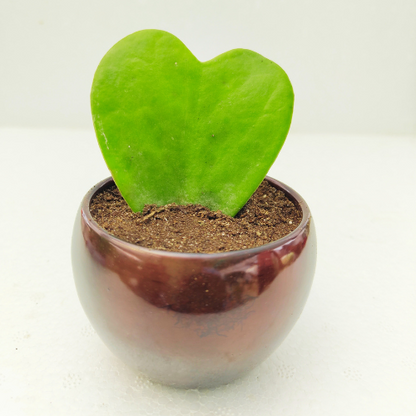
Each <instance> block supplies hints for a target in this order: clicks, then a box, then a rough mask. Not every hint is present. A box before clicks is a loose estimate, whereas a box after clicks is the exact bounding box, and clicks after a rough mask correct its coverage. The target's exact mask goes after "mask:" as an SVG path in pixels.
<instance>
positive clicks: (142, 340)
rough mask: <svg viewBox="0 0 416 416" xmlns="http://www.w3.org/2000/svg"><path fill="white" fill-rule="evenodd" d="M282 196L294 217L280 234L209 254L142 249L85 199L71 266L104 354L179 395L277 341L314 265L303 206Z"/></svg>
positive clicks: (235, 373) (293, 317)
mask: <svg viewBox="0 0 416 416" xmlns="http://www.w3.org/2000/svg"><path fill="white" fill-rule="evenodd" d="M266 179H267V180H268V182H269V183H270V184H271V185H272V186H274V187H275V188H277V189H279V190H282V191H283V192H284V193H285V194H286V195H287V196H288V197H289V198H290V199H291V200H292V201H293V202H294V203H295V204H297V206H298V207H300V208H301V210H302V213H303V217H302V220H301V223H300V224H299V226H298V227H297V228H296V229H295V230H294V231H292V232H291V233H290V234H288V235H287V236H285V237H283V238H281V239H279V240H277V241H274V242H272V243H269V244H265V245H263V246H261V247H256V248H252V249H246V250H240V251H231V252H226V253H215V254H194V253H192V254H191V253H189V254H188V253H175V252H169V251H161V250H153V249H147V248H143V247H140V246H137V245H134V244H131V243H128V242H125V241H122V240H120V239H118V238H117V237H114V236H113V235H111V234H109V233H108V232H107V231H105V230H104V229H102V228H101V227H100V226H99V225H98V224H97V223H96V222H95V221H94V220H93V219H92V216H91V213H90V211H89V206H90V201H91V199H92V198H93V196H94V195H95V194H96V193H98V192H101V191H102V190H103V189H105V188H107V187H110V186H112V185H113V184H114V182H113V180H112V179H111V178H108V179H106V180H104V181H102V182H100V183H99V184H97V185H96V186H95V187H93V188H92V189H91V190H90V191H89V192H88V193H87V195H86V196H85V197H84V199H83V201H82V203H81V207H80V209H79V211H78V215H77V218H76V221H75V226H74V232H73V239H72V265H73V273H74V278H75V284H76V288H77V292H78V296H79V299H80V301H81V304H82V306H83V308H84V310H85V313H86V314H87V316H88V318H89V320H90V321H91V324H92V326H93V327H94V329H95V330H96V331H97V333H98V335H99V336H100V337H101V339H102V340H103V341H104V343H105V344H106V345H107V347H108V348H109V349H110V350H111V351H112V352H113V353H114V354H115V355H116V356H118V357H119V358H120V359H121V360H122V361H124V363H126V364H127V365H128V366H129V367H130V368H132V369H134V370H135V371H139V372H142V373H144V374H145V375H147V376H148V377H149V378H150V379H151V380H153V381H157V382H160V383H162V384H167V385H171V386H176V387H182V388H206V387H214V386H218V385H221V384H226V383H230V382H232V381H233V380H235V379H237V378H240V377H242V376H243V375H245V374H246V373H248V372H249V371H250V370H252V369H253V368H254V367H256V366H257V365H258V364H260V363H261V362H262V361H263V360H265V359H266V358H267V357H268V356H269V355H270V354H271V353H272V352H273V351H274V350H275V349H276V348H277V346H278V345H279V344H280V343H281V342H282V341H283V340H284V338H285V337H286V336H287V334H288V333H289V331H290V330H291V329H292V327H293V326H294V324H295V322H296V321H297V319H298V318H299V316H300V314H301V312H302V309H303V307H304V305H305V303H306V299H307V297H308V294H309V291H310V288H311V284H312V280H313V275H314V271H315V263H316V234H315V228H314V225H313V221H312V217H311V214H310V211H309V208H308V206H307V204H306V203H305V201H304V200H303V198H302V197H301V196H300V195H299V194H297V193H296V192H295V191H294V190H292V189H291V188H289V187H288V186H286V185H284V184H282V183H281V182H278V181H276V180H274V179H271V178H266Z"/></svg>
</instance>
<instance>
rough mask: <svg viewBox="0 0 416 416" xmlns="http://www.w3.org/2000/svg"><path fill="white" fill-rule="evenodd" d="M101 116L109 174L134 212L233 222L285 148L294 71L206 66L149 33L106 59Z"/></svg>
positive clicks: (235, 53)
mask: <svg viewBox="0 0 416 416" xmlns="http://www.w3.org/2000/svg"><path fill="white" fill-rule="evenodd" d="M91 108H92V114H93V121H94V127H95V131H96V134H97V138H98V142H99V144H100V148H101V151H102V153H103V156H104V158H105V161H106V163H107V166H108V168H109V169H110V171H111V173H112V176H113V178H114V181H115V183H116V184H117V186H118V188H119V189H120V192H121V194H122V195H123V197H124V198H125V200H126V201H127V203H128V204H129V205H130V207H131V208H132V210H133V211H141V210H142V209H143V206H144V205H145V204H157V205H164V204H168V203H171V202H176V203H177V204H188V203H192V204H202V205H205V206H207V207H209V208H211V209H212V210H217V209H220V210H221V211H223V212H224V213H226V214H228V215H232V216H233V215H235V214H236V213H237V212H238V211H239V209H240V208H241V207H242V206H243V205H244V204H245V203H246V202H247V200H248V199H249V198H250V196H251V195H252V194H253V192H254V191H255V190H256V188H257V187H258V185H259V184H260V182H261V181H262V180H263V178H264V177H265V175H266V174H267V171H268V170H269V168H270V166H271V165H272V163H273V162H274V160H275V159H276V157H277V155H278V153H279V151H280V149H281V147H282V145H283V143H284V140H285V138H286V135H287V133H288V131H289V126H290V122H291V118H292V111H293V90H292V86H291V84H290V81H289V78H288V77H287V75H286V74H285V72H284V71H283V70H282V69H281V68H280V67H279V66H278V65H276V64H275V63H274V62H272V61H270V60H269V59H266V58H264V57H263V56H261V55H259V54H257V53H255V52H252V51H249V50H246V49H235V50H231V51H229V52H226V53H224V54H222V55H219V56H217V57H216V58H214V59H212V60H210V61H208V62H200V61H198V60H197V59H196V58H195V56H194V55H192V53H191V52H190V51H189V50H188V49H187V48H186V46H185V45H184V44H183V43H182V42H181V41H180V40H179V39H177V38H176V37H175V36H173V35H171V34H170V33H167V32H164V31H160V30H143V31H140V32H136V33H134V34H132V35H130V36H127V37H126V38H124V39H122V40H121V41H120V42H118V43H117V44H116V45H115V46H113V47H112V48H111V49H110V50H109V51H108V53H107V54H106V55H105V56H104V58H103V59H102V61H101V63H100V65H99V66H98V69H97V71H96V73H95V76H94V82H93V86H92V91H91Z"/></svg>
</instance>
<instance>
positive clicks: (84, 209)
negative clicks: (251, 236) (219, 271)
mask: <svg viewBox="0 0 416 416" xmlns="http://www.w3.org/2000/svg"><path fill="white" fill-rule="evenodd" d="M264 179H266V180H267V181H268V182H269V183H270V184H272V185H273V186H274V187H275V188H277V189H280V190H282V191H283V192H285V194H286V195H287V196H288V197H289V199H292V201H294V202H295V203H296V204H297V205H298V206H299V207H300V208H301V210H302V220H301V222H300V223H299V225H298V226H297V227H296V228H295V229H294V230H293V231H292V232H290V233H289V234H287V235H285V236H284V237H282V238H280V239H279V240H275V241H272V242H270V243H267V244H263V245H262V246H258V247H252V248H246V249H242V250H234V251H226V252H222V253H181V252H177V251H166V250H157V249H153V248H147V247H141V246H138V245H136V244H133V243H129V242H128V241H125V240H122V239H120V238H118V237H116V236H114V235H112V234H110V233H109V232H108V231H106V230H105V229H104V228H101V227H100V226H99V225H98V223H97V222H96V221H95V220H94V219H93V217H92V215H91V212H90V209H89V208H90V203H91V199H92V198H93V197H94V196H95V195H96V194H97V193H98V192H99V191H101V190H102V189H103V188H107V187H108V186H110V184H111V183H114V180H113V178H112V177H111V176H110V177H108V178H106V179H103V180H102V181H100V182H98V183H97V184H96V185H95V186H93V187H92V188H91V189H90V190H89V191H88V192H87V194H86V195H85V196H84V198H83V200H82V202H81V217H82V219H83V221H85V223H86V224H88V226H89V227H90V228H91V229H92V230H93V231H94V232H95V233H96V234H98V235H99V237H100V238H104V239H108V240H110V241H112V242H113V243H114V244H116V245H118V246H119V247H121V248H122V247H123V246H124V247H125V248H128V249H129V250H134V251H136V252H138V253H140V252H143V253H148V254H151V253H153V254H155V255H158V256H162V257H170V258H193V259H197V258H201V259H215V260H216V259H218V260H221V259H224V258H225V257H237V256H241V255H247V256H252V255H257V254H259V253H260V252H263V251H267V250H273V249H274V248H276V247H280V246H282V245H285V244H287V243H288V242H289V241H292V240H294V239H295V238H296V237H297V236H298V235H299V234H301V233H302V232H303V230H304V229H306V228H308V226H309V222H310V220H311V212H310V209H309V207H308V205H307V203H306V202H305V200H304V199H303V198H302V197H301V196H300V195H299V194H298V193H297V192H296V191H295V190H293V189H292V188H290V187H289V186H287V185H286V184H284V183H282V182H280V181H278V180H276V179H273V178H271V177H269V176H266V177H265V178H264Z"/></svg>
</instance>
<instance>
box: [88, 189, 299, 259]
mask: <svg viewBox="0 0 416 416" xmlns="http://www.w3.org/2000/svg"><path fill="white" fill-rule="evenodd" d="M90 212H91V214H92V217H93V218H94V220H95V221H96V222H97V223H98V224H99V225H100V226H101V227H102V228H104V229H105V230H107V231H108V232H109V233H110V234H113V235H114V236H116V237H118V238H120V239H122V240H125V241H128V242H130V243H133V244H137V245H139V246H143V247H147V248H152V249H157V250H167V251H176V252H183V253H218V252H225V251H234V250H241V249H247V248H252V247H258V246H261V245H263V244H267V243H270V242H272V241H275V240H278V239H280V238H282V237H284V236H285V235H287V234H289V233H290V232H291V231H293V230H294V229H295V228H296V227H297V226H298V225H299V223H300V221H301V219H302V211H301V209H300V208H299V207H297V206H296V205H295V204H294V203H293V202H292V201H291V200H290V199H288V198H287V197H286V195H285V194H284V192H282V191H280V190H277V189H276V188H274V187H273V186H271V185H270V184H269V183H268V182H267V181H263V182H262V183H261V184H260V186H259V188H258V189H257V190H256V192H255V193H254V194H253V196H252V197H251V198H250V199H249V201H248V202H247V203H246V205H245V206H244V207H243V208H242V209H241V210H240V212H239V213H238V214H237V215H236V216H235V217H234V218H233V217H230V216H228V215H225V214H223V213H222V212H221V211H215V212H214V211H210V210H209V209H208V208H206V207H204V206H202V205H176V204H168V205H165V206H162V207H157V206H156V205H146V206H145V207H144V209H143V212H142V213H139V212H138V213H134V212H133V211H132V210H131V209H130V207H129V206H128V205H127V203H126V202H125V201H124V199H123V197H122V196H121V194H120V192H119V190H118V189H117V187H116V186H112V187H110V188H107V189H105V190H104V191H103V192H101V193H99V194H96V195H95V196H94V197H93V199H92V201H91V204H90Z"/></svg>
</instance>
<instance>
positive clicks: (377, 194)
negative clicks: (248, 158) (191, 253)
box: [0, 0, 416, 416]
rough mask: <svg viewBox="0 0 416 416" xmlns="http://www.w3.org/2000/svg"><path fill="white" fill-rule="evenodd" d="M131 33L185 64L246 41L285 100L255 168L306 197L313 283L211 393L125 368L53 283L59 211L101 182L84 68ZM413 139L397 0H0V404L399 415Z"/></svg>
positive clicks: (410, 7)
mask: <svg viewBox="0 0 416 416" xmlns="http://www.w3.org/2000/svg"><path fill="white" fill-rule="evenodd" d="M145 28H157V29H164V30H167V31H170V32H171V33H173V34H175V35H176V36H178V37H179V38H180V39H181V40H182V41H184V42H185V44H186V45H187V46H188V47H189V48H190V49H191V51H193V52H194V54H195V55H196V56H197V57H198V58H199V59H200V60H208V59H210V58H212V57H214V56H216V55H217V54H219V53H222V52H224V51H226V50H229V49H231V48H236V47H244V48H249V49H252V50H255V51H257V52H259V53H261V54H263V55H265V56H266V57H268V58H270V59H272V60H274V61H275V62H277V63H278V64H279V65H281V66H282V67H283V68H284V69H285V70H286V72H287V73H288V74H289V76H290V78H291V80H292V83H293V86H294V89H295V94H296V104H295V113H294V119H293V124H292V129H291V132H290V133H289V137H288V139H287V142H286V144H285V146H284V147H283V150H282V152H281V154H280V155H279V157H278V159H277V161H276V163H275V164H274V165H273V167H272V169H271V171H270V175H271V176H272V177H275V178H277V179H279V180H281V181H283V182H285V183H287V184H288V185H290V186H291V187H293V188H294V189H295V190H297V191H298V192H299V193H300V194H301V195H302V196H303V197H304V198H305V200H306V201H307V202H308V204H309V206H310V208H311V211H312V214H313V216H314V219H315V223H316V228H317V234H318V264H317V270H316V275H315V281H314V284H313V287H312V291H311V294H310V297H309V300H308V303H307V305H306V308H305V310H304V312H303V314H302V316H301V318H300V319H299V321H298V323H297V324H296V326H295V328H294V329H293V331H292V332H291V333H290V335H289V336H288V338H287V339H286V340H285V341H284V343H283V344H282V346H281V347H280V348H279V349H278V350H277V351H276V352H275V353H274V354H273V355H272V356H271V357H270V358H269V359H268V360H266V361H265V362H264V363H263V364H262V365H261V366H260V367H259V368H257V369H256V370H255V371H254V372H253V373H251V374H250V375H249V376H247V377H246V378H244V379H242V380H239V381H237V382H236V383H233V384H230V385H228V386H224V387H219V388H218V389H214V390H205V391H198V390H189V391H184V390H175V389H171V388H167V387H163V386H160V385H156V384H153V383H150V382H148V381H147V379H146V378H145V377H143V376H141V375H137V374H134V373H133V372H131V371H130V369H129V368H127V367H126V366H125V365H124V364H122V363H121V362H120V361H119V360H117V359H116V358H115V357H113V356H112V355H111V353H110V352H109V351H108V350H107V349H106V347H105V346H104V345H103V344H102V342H101V341H100V339H99V338H98V337H97V335H96V334H95V332H94V331H93V329H92V328H91V326H90V324H89V322H88V320H87V318H86V317H85V314H84V313H83V311H82V308H81V306H80V304H79V302H78V299H77V295H76V292H75V287H74V284H73V281H72V272H71V264H70V254H69V252H70V242H71V232H72V226H73V221H74V219H75V213H76V210H77V208H78V206H79V203H80V201H81V199H82V197H83V195H84V194H85V193H86V191H87V190H88V189H89V188H90V187H91V186H92V185H94V184H95V183H97V182H98V181H100V180H101V179H103V178H104V177H106V176H109V173H108V171H107V169H106V166H105V164H104V161H103V159H102V157H101V154H100V151H99V149H98V146H97V144H96V141H95V136H94V132H93V129H92V123H91V117H90V110H89V90H90V86H91V81H92V77H93V74H94V71H95V68H96V67H97V65H98V63H99V61H100V59H101V57H102V56H103V55H104V54H105V52H106V51H107V50H108V49H109V48H110V47H111V46H112V45H113V44H114V43H115V42H117V41H118V40H119V39H121V38H122V37H124V36H126V35H128V34H130V33H132V32H134V31H136V30H140V29H145ZM415 138H416V2H415V1H414V0H395V1H393V0H392V1H387V0H349V1H336V0H315V1H307V0H302V1H300V0H286V1H272V0H269V1H256V0H252V1H250V2H248V1H243V0H240V1H234V0H221V1H217V0H211V1H197V0H192V1H191V0H164V1H162V0H153V1H146V0H141V1H131V0H119V1H117V2H116V1H114V2H110V1H104V0H101V1H98V0H72V1H66V0H64V1H59V0H54V1H52V0H50V1H47V0H1V3H0V177H1V178H2V183H1V187H0V192H1V193H0V409H1V410H0V413H1V412H3V413H4V415H7V416H9V415H10V416H16V415H17V416H20V415H24V416H49V415H51V416H52V415H53V416H56V415H59V416H61V415H62V416H67V415H68V416H72V415H82V416H84V415H85V416H115V415H123V416H136V415H140V416H159V415H160V416H167V415H168V416H253V415H256V416H269V415H271V416H278V415H279V416H280V415H282V416H350V415H354V416H372V415H376V416H391V415H400V416H414V415H415V414H416V397H415V391H416V356H415V351H416V331H415V324H416V303H415V299H416V278H415V277H416V256H415V254H414V253H415V252H416V237H415V236H416V223H415V221H414V215H415V206H416V192H415V189H416V186H415V184H416V163H415V162H416V140H415ZM3 413H2V414H3Z"/></svg>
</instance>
